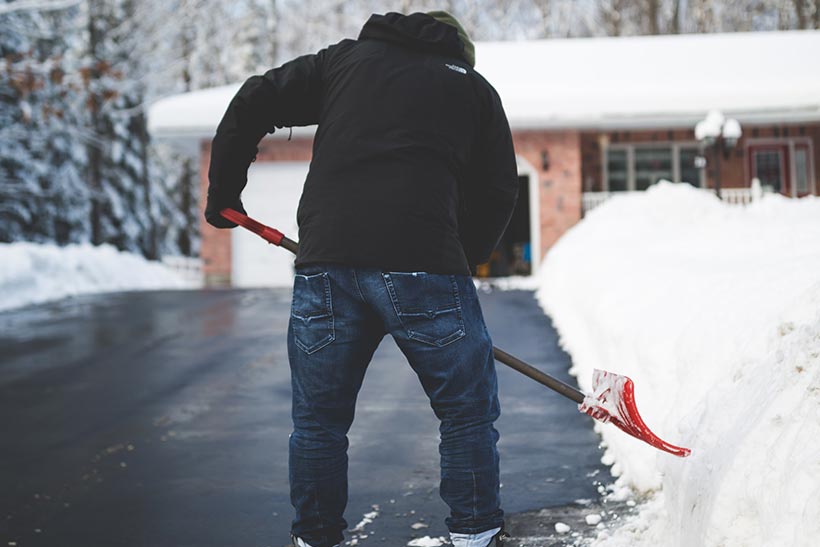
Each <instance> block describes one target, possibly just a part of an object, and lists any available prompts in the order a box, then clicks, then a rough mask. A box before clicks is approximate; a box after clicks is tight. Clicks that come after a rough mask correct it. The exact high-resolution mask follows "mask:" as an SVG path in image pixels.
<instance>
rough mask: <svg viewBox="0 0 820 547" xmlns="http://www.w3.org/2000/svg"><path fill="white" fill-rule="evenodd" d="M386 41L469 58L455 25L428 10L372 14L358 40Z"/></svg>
mask: <svg viewBox="0 0 820 547" xmlns="http://www.w3.org/2000/svg"><path fill="white" fill-rule="evenodd" d="M368 39H374V40H384V41H386V42H392V43H394V44H399V45H402V46H405V47H409V48H412V49H417V50H421V51H428V52H433V53H441V54H442V55H449V56H452V57H458V58H460V59H464V60H465V61H466V60H467V59H466V57H465V55H464V44H462V43H461V39H460V38H459V37H458V31H457V30H456V28H455V27H453V26H451V25H448V24H446V23H442V22H440V21H436V20H435V19H433V18H432V17H430V16H429V15H427V14H426V13H412V14H410V15H403V14H401V13H394V12H391V13H387V14H384V15H378V14H373V15H371V16H370V19H368V20H367V22H366V23H365V24H364V27H362V31H361V33H360V34H359V40H368Z"/></svg>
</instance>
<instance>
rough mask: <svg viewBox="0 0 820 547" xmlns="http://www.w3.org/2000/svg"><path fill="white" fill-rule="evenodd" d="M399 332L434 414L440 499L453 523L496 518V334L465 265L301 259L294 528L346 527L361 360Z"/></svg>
mask: <svg viewBox="0 0 820 547" xmlns="http://www.w3.org/2000/svg"><path fill="white" fill-rule="evenodd" d="M387 333H389V334H390V335H391V336H393V338H394V339H395V341H396V343H397V344H398V346H399V348H400V349H401V351H402V353H404V355H405V356H406V357H407V360H408V362H409V363H410V366H411V367H412V368H413V370H414V371H415V372H416V374H417V375H418V377H419V380H421V384H422V386H423V388H424V391H425V392H426V393H427V396H428V397H429V398H430V404H431V406H432V408H433V411H434V412H435V414H436V416H437V417H438V418H439V420H441V426H440V428H439V430H440V433H441V440H440V444H439V452H440V454H441V488H440V493H441V497H442V499H443V500H444V501H445V502H446V503H447V505H449V506H450V517H449V518H447V520H446V523H447V527H448V528H449V529H450V531H451V532H458V533H465V534H474V533H478V532H483V531H486V530H491V529H493V528H497V527H500V526H502V524H503V517H504V513H503V512H502V511H501V509H500V499H499V475H498V451H497V450H496V443H497V442H498V432H497V431H496V430H495V428H494V427H493V422H495V420H496V419H497V418H498V415H499V413H500V409H499V404H498V384H497V380H496V372H495V362H494V360H493V353H492V341H491V340H490V335H489V333H488V332H487V328H486V326H485V325H484V317H483V315H482V313H481V307H480V306H479V301H478V296H477V295H476V290H475V286H474V285H473V281H472V279H471V277H470V276H467V275H445V274H430V273H424V272H384V271H380V270H377V269H372V268H352V267H348V266H344V265H340V264H321V265H306V266H301V267H299V268H297V271H296V277H295V280H294V287H293V303H292V307H291V317H290V325H289V328H288V355H289V357H290V367H291V378H292V384H293V433H292V434H291V437H290V462H289V463H290V489H291V503H292V504H293V506H294V508H295V509H296V518H295V519H294V521H293V526H292V529H291V532H292V533H293V534H294V535H295V536H297V537H300V538H302V539H303V540H305V541H307V542H308V543H309V544H310V545H312V546H313V547H331V546H333V545H336V544H338V543H340V542H341V541H342V539H343V536H342V531H343V530H345V529H346V528H347V523H346V522H345V520H344V518H343V516H342V514H343V513H344V509H345V506H346V505H347V447H348V440H347V432H348V430H349V429H350V426H351V424H352V422H353V414H354V410H355V406H356V397H357V395H358V393H359V388H360V387H361V385H362V380H363V379H364V374H365V370H366V369H367V365H368V364H369V363H370V359H371V358H372V356H373V353H374V352H375V351H376V348H377V347H378V345H379V343H380V342H381V340H382V338H383V337H384V335H385V334H387Z"/></svg>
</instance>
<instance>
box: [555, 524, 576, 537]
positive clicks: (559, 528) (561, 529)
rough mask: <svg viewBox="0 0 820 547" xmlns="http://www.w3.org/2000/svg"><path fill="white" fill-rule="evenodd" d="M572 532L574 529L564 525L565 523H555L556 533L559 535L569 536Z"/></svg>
mask: <svg viewBox="0 0 820 547" xmlns="http://www.w3.org/2000/svg"><path fill="white" fill-rule="evenodd" d="M570 530H572V528H570V527H569V525H568V524H564V523H563V522H556V523H555V531H556V532H558V533H559V534H567V533H569V531H570Z"/></svg>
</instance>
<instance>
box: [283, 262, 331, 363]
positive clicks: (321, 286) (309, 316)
mask: <svg viewBox="0 0 820 547" xmlns="http://www.w3.org/2000/svg"><path fill="white" fill-rule="evenodd" d="M290 315H291V325H292V328H293V337H294V341H295V342H296V345H297V346H299V347H300V348H301V349H302V351H304V352H305V353H308V354H310V353H314V352H316V351H318V350H320V349H322V348H323V347H325V346H326V345H328V344H330V343H331V342H333V340H335V338H336V332H335V330H334V325H333V303H332V300H331V296H330V279H329V278H328V275H327V272H321V273H316V274H308V275H303V274H298V273H297V274H296V277H295V278H294V281H293V303H292V304H291V309H290Z"/></svg>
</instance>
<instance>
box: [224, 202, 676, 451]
mask: <svg viewBox="0 0 820 547" xmlns="http://www.w3.org/2000/svg"><path fill="white" fill-rule="evenodd" d="M220 214H221V215H222V216H223V217H225V218H226V219H228V220H230V221H231V222H234V223H236V224H238V225H240V226H242V227H243V228H247V229H248V230H250V231H251V232H253V233H255V234H257V235H259V236H260V237H262V239H264V240H265V241H267V242H268V243H272V244H274V245H278V246H280V247H284V248H285V249H287V250H288V251H290V252H292V253H293V254H296V252H297V251H298V249H299V245H298V243H296V242H295V241H293V240H292V239H288V238H287V237H285V235H284V234H283V233H282V232H280V231H279V230H276V229H274V228H271V227H269V226H265V225H264V224H262V223H261V222H257V221H256V220H254V219H252V218H250V217H248V216H246V215H243V214H242V213H240V212H238V211H235V210H233V209H223V210H222V211H220ZM493 355H494V356H495V358H496V360H497V361H500V362H501V363H504V364H505V365H507V366H508V367H510V368H513V369H515V370H517V371H518V372H520V373H521V374H523V375H525V376H527V377H529V378H531V379H533V380H535V381H536V382H538V383H539V384H542V385H545V386H547V387H548V388H550V389H551V390H553V391H556V392H557V393H559V394H560V395H563V396H564V397H566V398H567V399H571V400H573V401H575V402H576V403H578V410H580V411H581V412H583V413H584V414H588V415H589V416H592V417H593V418H595V419H596V420H598V421H600V422H603V423H612V424H614V425H615V426H616V427H618V428H620V429H621V430H623V431H625V432H626V433H628V434H630V435H632V436H633V437H635V438H637V439H640V440H642V441H644V442H646V443H648V444H650V445H652V446H654V447H655V448H657V449H659V450H662V451H664V452H668V453H670V454H673V455H675V456H679V457H681V458H685V457H686V456H688V455H689V454H691V453H692V451H691V450H690V449H688V448H683V447H680V446H675V445H673V444H669V443H667V442H666V441H664V440H663V439H661V438H660V437H658V436H657V435H655V434H654V433H652V431H651V430H650V429H649V427H647V425H646V424H645V423H644V421H643V419H642V418H641V415H640V414H639V413H638V407H637V405H636V404H635V385H634V384H633V383H632V380H631V379H630V378H628V377H626V376H622V375H620V374H615V373H613V372H607V371H604V370H597V369H596V370H595V372H594V373H593V375H592V387H593V393H591V394H585V393H584V392H583V391H580V390H578V389H575V388H574V387H572V386H571V385H569V384H567V383H564V382H562V381H561V380H558V379H557V378H553V377H552V376H550V375H549V374H546V373H544V372H541V371H540V370H538V369H537V368H535V367H534V366H532V365H529V364H527V363H525V362H524V361H522V360H521V359H518V358H517V357H515V356H513V355H510V354H509V353H507V352H506V351H504V350H501V349H499V348H497V347H493Z"/></svg>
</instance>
